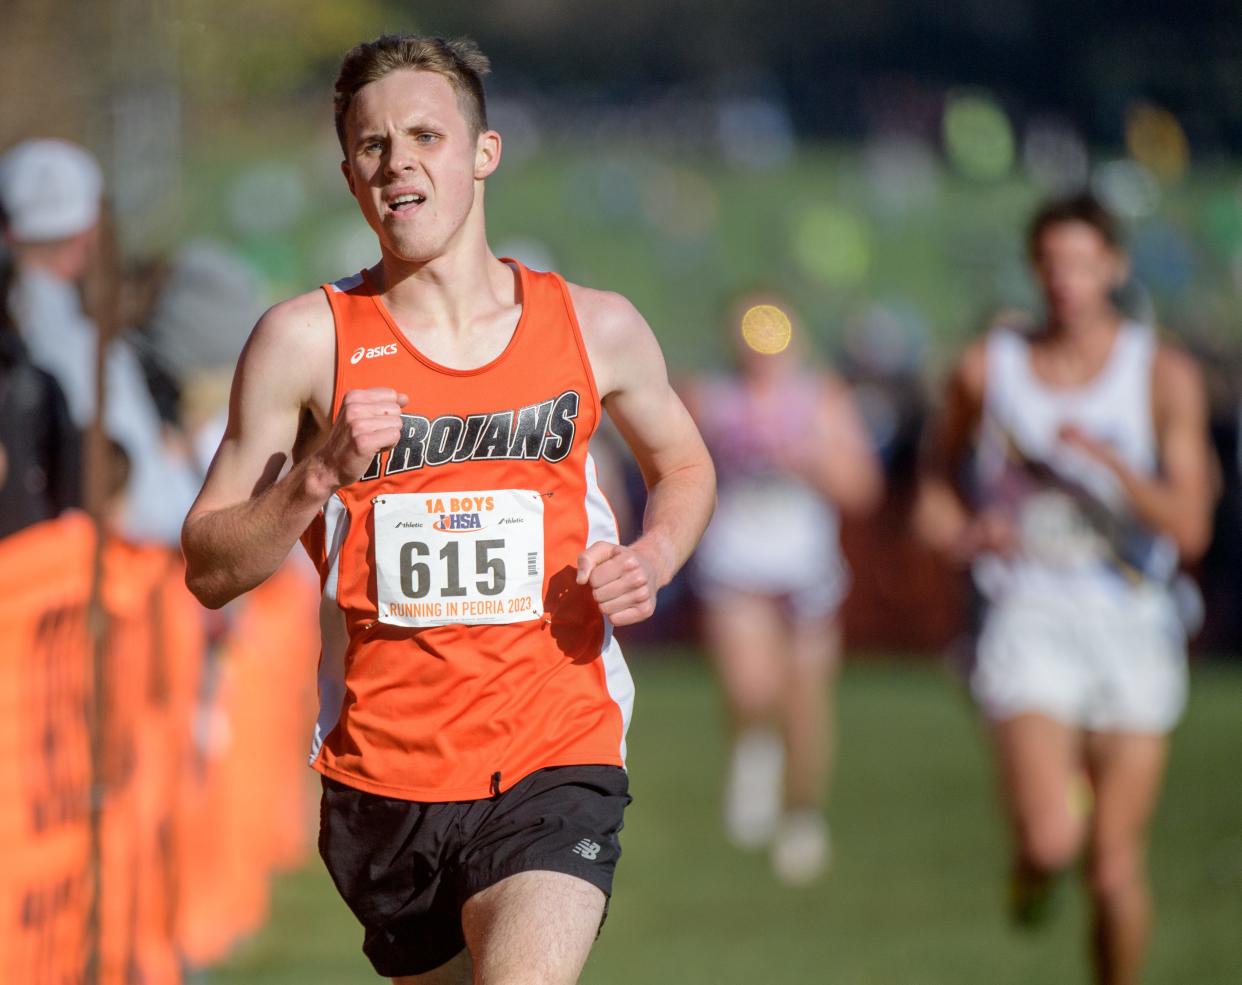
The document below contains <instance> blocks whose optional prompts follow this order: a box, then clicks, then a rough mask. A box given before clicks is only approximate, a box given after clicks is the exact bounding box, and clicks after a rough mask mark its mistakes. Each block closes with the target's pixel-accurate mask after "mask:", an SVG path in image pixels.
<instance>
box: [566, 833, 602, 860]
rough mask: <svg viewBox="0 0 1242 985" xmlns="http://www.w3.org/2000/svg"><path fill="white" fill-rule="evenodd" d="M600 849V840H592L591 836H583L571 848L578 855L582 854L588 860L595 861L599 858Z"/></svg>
mask: <svg viewBox="0 0 1242 985" xmlns="http://www.w3.org/2000/svg"><path fill="white" fill-rule="evenodd" d="M599 849H600V844H599V842H598V841H591V840H590V839H589V838H583V839H582V840H581V841H580V842H578V844H576V845H574V847H573V848H572V849H570V850H571V851H572V852H574V853H575V854H577V855H581V856H582V857H583V858H584V859H586V860H587V861H588V862H594V861H595V860H596V859H597V858H599Z"/></svg>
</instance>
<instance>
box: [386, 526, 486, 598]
mask: <svg viewBox="0 0 1242 985" xmlns="http://www.w3.org/2000/svg"><path fill="white" fill-rule="evenodd" d="M504 549H505V542H504V540H502V539H497V540H476V541H474V575H473V577H474V579H475V581H474V589H475V591H477V592H478V593H479V594H480V595H500V594H501V593H502V592H503V591H504V590H505V562H504V558H500V557H492V553H493V552H494V551H503V550H504ZM430 556H431V548H429V547H428V546H427V545H426V544H424V543H423V542H422V541H418V540H412V541H408V542H407V543H405V544H402V545H401V557H400V560H401V591H402V593H403V594H404V595H405V596H406V598H411V599H422V598H426V597H427V596H428V595H429V594H430V593H431V589H432V578H431V565H432V563H433V562H431V561H423V560H418V559H419V558H430ZM440 560H441V561H442V562H443V563H444V564H443V570H444V580H443V582H442V583H441V585H440V598H459V597H461V596H464V595H468V594H469V592H470V589H469V588H468V587H467V586H466V585H465V584H463V582H462V573H461V542H460V541H457V540H450V541H447V542H446V543H445V544H444V546H443V547H441V548H440Z"/></svg>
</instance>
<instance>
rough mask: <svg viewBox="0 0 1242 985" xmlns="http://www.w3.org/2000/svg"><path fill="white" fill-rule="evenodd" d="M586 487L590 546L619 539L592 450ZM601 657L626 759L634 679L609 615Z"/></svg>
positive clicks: (623, 759) (587, 458) (605, 618)
mask: <svg viewBox="0 0 1242 985" xmlns="http://www.w3.org/2000/svg"><path fill="white" fill-rule="evenodd" d="M586 487H587V492H586V515H587V545H588V546H589V545H591V544H594V543H595V542H596V541H600V540H605V541H611V542H612V543H614V544H615V543H617V542H618V541H619V539H620V534H619V533H618V532H617V518H616V517H615V516H614V515H613V512H612V507H611V506H609V505H608V500H607V499H606V498H605V496H604V493H603V491H602V490H601V489H600V488H599V476H598V475H597V473H596V469H595V459H593V458H592V457H591V455H590V453H589V452H588V453H587V457H586ZM600 659H601V660H603V662H604V680H605V683H606V684H607V686H608V695H609V697H611V698H612V700H613V701H615V702H616V703H617V707H618V708H619V709H620V710H621V761H622V762H625V751H626V750H625V735H626V733H627V732H628V731H629V730H630V718H631V717H632V716H633V714H634V678H633V677H631V676H630V668H629V667H628V666H626V663H625V657H623V656H622V655H621V647H620V645H619V644H618V643H617V641H616V639H615V638H614V637H613V635H612V622H611V621H610V620H609V619H608V617H607V616H605V617H604V645H603V647H602V648H601V650H600Z"/></svg>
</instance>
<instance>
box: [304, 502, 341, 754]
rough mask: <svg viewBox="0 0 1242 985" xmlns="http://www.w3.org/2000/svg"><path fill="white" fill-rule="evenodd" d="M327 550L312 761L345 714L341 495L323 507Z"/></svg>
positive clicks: (325, 547) (320, 611)
mask: <svg viewBox="0 0 1242 985" xmlns="http://www.w3.org/2000/svg"><path fill="white" fill-rule="evenodd" d="M323 522H324V553H325V554H326V555H327V560H328V577H327V578H325V579H324V585H323V598H322V599H321V600H320V603H319V635H320V638H321V640H322V649H321V651H320V654H319V681H318V691H319V715H318V717H317V718H316V720H315V732H314V735H313V736H312V738H311V751H310V761H311V762H312V763H313V762H314V761H315V758H316V757H317V756H318V755H319V750H320V747H322V746H323V743H324V740H325V739H326V738H327V737H328V735H329V734H330V733H331V731H332V730H333V729H334V728H336V723H337V722H338V721H339V720H340V717H341V707H342V705H343V704H344V701H345V650H346V647H347V646H348V644H349V634H348V633H347V632H346V630H345V613H343V612H342V611H341V608H340V606H339V605H337V584H338V581H339V578H340V567H341V545H342V544H344V542H345V535H346V534H347V533H348V532H349V512H348V511H347V510H346V509H345V504H344V502H342V500H341V498H340V497H339V496H333V497H331V498H330V499H329V500H328V502H327V503H325V504H324V508H323Z"/></svg>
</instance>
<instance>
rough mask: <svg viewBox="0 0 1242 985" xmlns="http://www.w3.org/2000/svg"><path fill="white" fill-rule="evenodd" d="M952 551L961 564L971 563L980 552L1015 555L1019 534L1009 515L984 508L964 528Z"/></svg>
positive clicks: (1006, 555)
mask: <svg viewBox="0 0 1242 985" xmlns="http://www.w3.org/2000/svg"><path fill="white" fill-rule="evenodd" d="M952 553H953V558H954V560H956V561H957V562H958V563H959V564H969V563H970V562H971V561H973V560H974V559H975V558H977V557H978V556H979V555H980V554H999V555H1000V556H1001V557H1006V558H1008V557H1013V556H1014V555H1015V554H1017V553H1018V534H1017V531H1016V530H1014V526H1013V522H1012V521H1011V520H1010V519H1009V518H1008V517H1007V516H1005V515H1003V514H1001V513H999V512H997V511H996V510H984V511H983V512H982V513H979V514H977V515H976V516H975V517H974V518H973V519H972V520H971V521H970V522H969V523H968V524H967V525H966V526H965V528H964V529H963V530H962V533H961V536H960V537H958V539H957V542H956V543H955V544H954V545H953V551H952Z"/></svg>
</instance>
